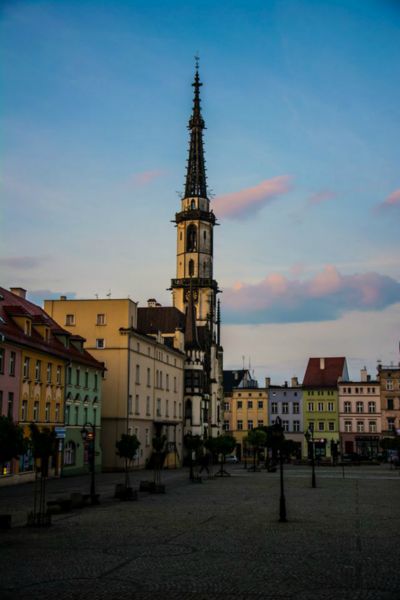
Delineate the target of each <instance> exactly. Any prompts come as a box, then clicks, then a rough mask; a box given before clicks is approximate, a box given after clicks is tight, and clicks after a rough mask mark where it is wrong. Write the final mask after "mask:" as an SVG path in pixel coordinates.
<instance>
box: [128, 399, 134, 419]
mask: <svg viewBox="0 0 400 600" xmlns="http://www.w3.org/2000/svg"><path fill="white" fill-rule="evenodd" d="M132 408H133V407H132V394H129V396H128V414H129V415H131V414H132Z"/></svg>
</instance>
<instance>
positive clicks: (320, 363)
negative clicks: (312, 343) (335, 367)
mask: <svg viewBox="0 0 400 600" xmlns="http://www.w3.org/2000/svg"><path fill="white" fill-rule="evenodd" d="M319 368H320V369H321V371H323V370H324V369H325V359H324V358H320V359H319Z"/></svg>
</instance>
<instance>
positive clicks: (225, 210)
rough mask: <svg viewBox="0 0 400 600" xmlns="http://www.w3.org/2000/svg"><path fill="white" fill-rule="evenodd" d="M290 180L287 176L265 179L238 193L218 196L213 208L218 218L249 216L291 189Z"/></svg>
mask: <svg viewBox="0 0 400 600" xmlns="http://www.w3.org/2000/svg"><path fill="white" fill-rule="evenodd" d="M291 179H292V178H291V177H290V176H289V175H281V176H279V177H273V178H272V179H265V180H264V181H262V182H261V183H259V184H258V185H256V186H254V187H251V188H246V189H244V190H241V191H240V192H232V193H231V194H225V195H223V196H218V197H217V198H215V200H214V202H213V208H214V210H215V212H216V213H217V215H218V216H219V217H228V218H229V217H230V218H231V219H238V218H243V217H247V216H250V215H252V214H254V213H256V212H258V211H259V210H260V209H261V208H262V207H263V206H265V205H266V204H268V203H269V202H271V201H272V200H273V199H274V198H275V197H276V196H280V195H281V194H286V193H287V192H288V191H289V190H290V188H291V185H290V183H291Z"/></svg>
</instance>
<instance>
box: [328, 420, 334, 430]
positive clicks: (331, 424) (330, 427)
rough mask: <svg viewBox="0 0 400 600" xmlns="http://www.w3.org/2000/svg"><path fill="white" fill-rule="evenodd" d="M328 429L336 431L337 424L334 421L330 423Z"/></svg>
mask: <svg viewBox="0 0 400 600" xmlns="http://www.w3.org/2000/svg"><path fill="white" fill-rule="evenodd" d="M328 428H329V431H335V423H334V421H329V423H328Z"/></svg>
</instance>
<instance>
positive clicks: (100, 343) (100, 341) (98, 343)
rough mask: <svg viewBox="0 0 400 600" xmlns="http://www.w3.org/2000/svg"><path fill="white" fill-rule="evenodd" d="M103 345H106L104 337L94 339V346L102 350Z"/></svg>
mask: <svg viewBox="0 0 400 600" xmlns="http://www.w3.org/2000/svg"><path fill="white" fill-rule="evenodd" d="M105 347H106V344H105V340H104V338H97V339H96V348H97V349H98V350H103V349H104V348H105Z"/></svg>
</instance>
